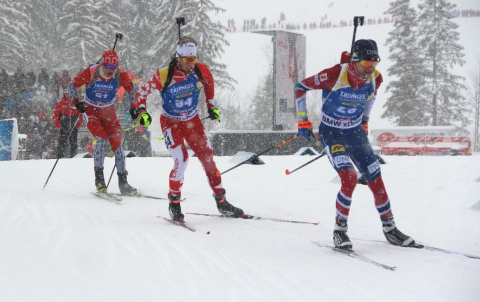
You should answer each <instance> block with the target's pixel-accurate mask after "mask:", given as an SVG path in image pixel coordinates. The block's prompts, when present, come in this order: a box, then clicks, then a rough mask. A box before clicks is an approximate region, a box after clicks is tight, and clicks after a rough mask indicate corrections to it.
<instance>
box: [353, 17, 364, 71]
mask: <svg viewBox="0 0 480 302" xmlns="http://www.w3.org/2000/svg"><path fill="white" fill-rule="evenodd" d="M364 20H365V17H364V16H355V17H353V38H352V47H351V48H350V62H351V61H352V56H353V43H355V36H356V35H357V27H358V25H359V24H360V26H363V22H364Z"/></svg>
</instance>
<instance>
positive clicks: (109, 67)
mask: <svg viewBox="0 0 480 302" xmlns="http://www.w3.org/2000/svg"><path fill="white" fill-rule="evenodd" d="M103 66H104V67H105V68H106V69H111V70H113V69H117V65H103Z"/></svg>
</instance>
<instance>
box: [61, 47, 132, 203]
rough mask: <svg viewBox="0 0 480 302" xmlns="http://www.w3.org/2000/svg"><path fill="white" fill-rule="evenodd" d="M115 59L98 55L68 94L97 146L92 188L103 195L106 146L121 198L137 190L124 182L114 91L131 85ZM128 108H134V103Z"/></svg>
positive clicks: (111, 53) (111, 52) (114, 55)
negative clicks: (82, 91) (97, 61)
mask: <svg viewBox="0 0 480 302" xmlns="http://www.w3.org/2000/svg"><path fill="white" fill-rule="evenodd" d="M118 63H119V60H118V55H117V53H116V52H115V51H114V50H107V51H105V52H104V53H103V54H102V58H101V60H100V64H94V65H92V66H90V67H88V68H86V69H85V70H83V71H82V72H80V73H79V74H78V75H77V76H76V77H75V78H74V79H73V80H72V82H70V84H69V92H70V95H71V96H72V99H73V101H74V104H75V107H77V109H78V111H80V112H81V113H83V114H84V117H85V120H86V122H87V127H88V130H89V131H90V133H91V134H92V135H93V136H94V137H95V140H96V141H97V144H96V146H95V152H94V154H93V158H94V167H95V187H96V188H97V191H98V192H106V191H107V186H106V184H105V178H104V175H103V164H104V160H105V147H106V144H107V138H108V142H109V143H110V146H111V148H112V151H113V152H114V154H115V165H116V167H117V175H118V185H119V188H120V192H121V193H122V194H123V195H135V194H137V189H135V188H133V187H132V186H130V185H129V184H128V182H127V169H126V164H125V153H124V150H123V147H122V128H121V126H120V123H119V121H118V117H117V113H116V112H115V106H114V103H115V97H116V93H117V90H118V89H119V88H120V87H124V88H125V91H127V92H132V90H133V83H132V81H131V79H130V76H129V75H128V74H127V72H126V71H124V70H123V69H121V68H120V67H119V66H118ZM82 85H86V88H85V94H84V99H83V100H82V101H80V100H79V99H78V94H77V89H78V88H80V87H81V86H82ZM131 106H136V103H135V102H132V103H131Z"/></svg>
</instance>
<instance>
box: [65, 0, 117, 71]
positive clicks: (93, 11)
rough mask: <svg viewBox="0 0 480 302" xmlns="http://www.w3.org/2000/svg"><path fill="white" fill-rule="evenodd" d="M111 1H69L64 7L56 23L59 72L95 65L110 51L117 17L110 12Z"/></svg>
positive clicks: (113, 3) (112, 1) (114, 2)
mask: <svg viewBox="0 0 480 302" xmlns="http://www.w3.org/2000/svg"><path fill="white" fill-rule="evenodd" d="M112 5H116V1H114V0H71V1H69V2H67V3H66V4H65V5H64V6H63V15H62V16H61V17H60V18H59V21H60V23H61V25H62V28H64V29H65V30H64V32H62V40H63V41H62V42H63V45H62V47H63V49H67V50H68V51H65V52H64V53H63V56H62V61H63V66H60V68H62V69H68V70H73V71H74V74H75V73H76V72H78V71H79V70H80V69H84V68H86V67H88V65H89V64H92V63H96V62H97V61H98V60H99V59H100V56H101V54H102V53H103V52H104V51H105V50H107V49H112V46H113V43H114V42H115V33H116V32H117V31H119V29H120V23H119V22H120V17H119V16H118V15H117V14H116V13H115V12H114V10H112V9H111V6H112ZM121 59H122V58H121V57H120V60H121Z"/></svg>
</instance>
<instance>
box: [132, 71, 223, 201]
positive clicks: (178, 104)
mask: <svg viewBox="0 0 480 302" xmlns="http://www.w3.org/2000/svg"><path fill="white" fill-rule="evenodd" d="M196 65H197V67H198V69H199V71H200V72H201V74H202V77H203V83H202V81H200V80H199V79H198V77H197V75H196V74H195V73H191V74H188V75H187V74H184V73H183V72H182V71H180V70H178V69H177V68H176V67H175V70H174V73H173V79H172V82H171V83H170V84H169V85H168V87H167V89H166V90H165V91H163V87H164V83H165V82H166V79H167V75H168V67H165V68H162V69H159V70H157V72H155V74H153V76H152V77H151V78H150V80H148V81H147V82H145V83H144V84H143V85H142V86H141V87H140V89H139V90H138V92H137V94H136V100H137V106H138V107H139V110H142V109H146V100H147V96H148V95H149V94H150V93H152V92H153V91H155V90H159V91H160V92H161V95H162V99H163V102H162V114H161V116H160V126H161V128H162V131H163V135H164V141H165V146H166V147H167V149H168V151H169V152H170V154H171V155H172V157H173V161H174V165H173V169H172V170H171V172H170V178H169V179H170V180H169V187H170V190H169V195H174V196H180V194H181V189H182V185H183V180H184V174H185V170H186V168H187V164H188V153H187V148H186V146H185V141H186V142H187V144H188V145H189V146H190V148H191V149H192V151H193V152H194V153H195V154H196V156H197V157H198V159H199V160H200V162H201V163H202V165H203V168H204V170H205V174H206V176H207V178H208V181H209V184H210V187H211V188H212V190H213V192H214V194H215V195H220V194H224V193H225V189H224V188H223V186H222V179H221V177H220V172H219V171H218V169H217V166H216V164H215V162H214V161H213V149H212V146H211V144H210V140H209V138H208V136H207V133H206V132H205V128H204V127H203V124H202V122H201V120H200V118H199V117H198V99H199V97H200V92H201V90H202V89H204V91H205V96H206V103H207V107H208V108H210V107H212V106H214V105H215V103H214V99H213V97H214V91H215V90H214V80H213V76H212V74H211V72H210V70H209V69H208V67H207V66H206V65H205V64H203V63H197V64H196Z"/></svg>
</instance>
